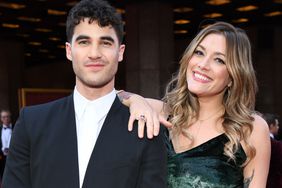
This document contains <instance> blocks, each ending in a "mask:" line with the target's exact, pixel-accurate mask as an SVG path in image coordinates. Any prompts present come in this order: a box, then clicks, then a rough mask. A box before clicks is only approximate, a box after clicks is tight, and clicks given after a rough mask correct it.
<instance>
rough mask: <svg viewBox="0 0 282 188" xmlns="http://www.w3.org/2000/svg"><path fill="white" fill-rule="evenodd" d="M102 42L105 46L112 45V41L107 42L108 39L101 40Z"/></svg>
mask: <svg viewBox="0 0 282 188" xmlns="http://www.w3.org/2000/svg"><path fill="white" fill-rule="evenodd" d="M102 44H103V45H105V46H111V45H112V43H111V42H109V41H103V42H102Z"/></svg>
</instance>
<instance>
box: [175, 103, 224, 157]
mask: <svg viewBox="0 0 282 188" xmlns="http://www.w3.org/2000/svg"><path fill="white" fill-rule="evenodd" d="M221 110H223V107H220V108H219V109H218V110H216V111H215V112H214V113H212V114H211V115H209V116H208V117H206V118H203V119H200V118H198V120H197V121H198V123H197V121H196V122H195V123H197V128H196V131H195V132H194V134H193V133H192V132H191V133H192V134H191V133H190V135H191V136H192V140H190V139H189V140H190V141H189V144H187V142H186V141H184V140H186V139H187V137H185V136H181V137H182V138H181V139H180V137H178V139H177V140H176V142H175V143H174V145H175V151H176V152H177V153H179V152H183V151H186V150H187V149H191V148H193V147H195V146H197V145H198V144H197V145H195V141H196V140H197V138H198V135H199V133H200V129H201V127H202V123H203V122H205V121H207V120H210V119H212V118H213V117H215V116H216V115H218V113H219V112H220V111H221ZM195 125H196V124H195ZM179 139H180V140H182V141H180V140H179ZM183 139H184V140H183ZM191 141H192V142H191ZM181 142H182V143H181Z"/></svg>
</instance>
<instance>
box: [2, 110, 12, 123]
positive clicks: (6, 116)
mask: <svg viewBox="0 0 282 188" xmlns="http://www.w3.org/2000/svg"><path fill="white" fill-rule="evenodd" d="M1 122H2V123H3V124H4V125H9V124H10V123H11V114H10V113H9V112H5V111H3V112H2V113H1Z"/></svg>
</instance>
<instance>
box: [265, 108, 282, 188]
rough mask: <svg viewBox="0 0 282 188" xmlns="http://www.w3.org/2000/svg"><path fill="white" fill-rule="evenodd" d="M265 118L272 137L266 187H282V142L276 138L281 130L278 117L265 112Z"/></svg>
mask: <svg viewBox="0 0 282 188" xmlns="http://www.w3.org/2000/svg"><path fill="white" fill-rule="evenodd" d="M263 118H264V119H265V121H266V122H267V124H268V126H269V133H270V138H271V158H270V166H269V174H268V178H267V185H266V187H267V188H276V187H282V160H281V158H282V142H280V141H277V140H275V139H274V137H275V136H276V135H277V134H278V131H279V121H278V117H277V116H276V115H274V114H270V113H265V114H263Z"/></svg>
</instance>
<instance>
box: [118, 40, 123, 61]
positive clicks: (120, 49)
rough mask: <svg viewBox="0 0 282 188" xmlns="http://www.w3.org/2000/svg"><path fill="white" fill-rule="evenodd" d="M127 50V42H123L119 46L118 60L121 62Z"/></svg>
mask: <svg viewBox="0 0 282 188" xmlns="http://www.w3.org/2000/svg"><path fill="white" fill-rule="evenodd" d="M124 51H125V44H121V45H120V46H119V52H118V62H121V61H122V60H123V54H124Z"/></svg>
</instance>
